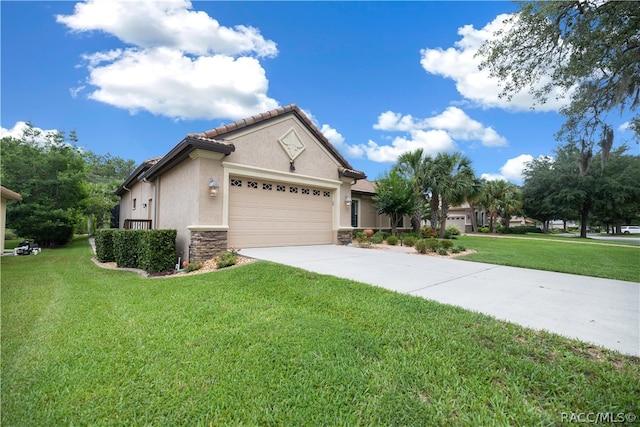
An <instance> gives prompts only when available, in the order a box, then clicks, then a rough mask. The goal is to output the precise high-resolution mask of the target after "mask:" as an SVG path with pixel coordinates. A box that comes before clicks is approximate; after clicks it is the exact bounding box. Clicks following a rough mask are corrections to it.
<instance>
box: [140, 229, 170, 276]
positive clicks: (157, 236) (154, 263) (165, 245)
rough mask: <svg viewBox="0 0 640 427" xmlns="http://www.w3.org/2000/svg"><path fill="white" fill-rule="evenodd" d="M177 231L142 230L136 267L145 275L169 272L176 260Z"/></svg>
mask: <svg viewBox="0 0 640 427" xmlns="http://www.w3.org/2000/svg"><path fill="white" fill-rule="evenodd" d="M177 234H178V232H177V230H143V231H142V234H141V237H140V252H139V253H138V255H139V259H138V265H139V267H140V268H141V269H143V270H144V271H146V272H147V273H158V272H161V271H170V270H172V269H173V268H174V265H175V264H174V263H175V259H176V237H177Z"/></svg>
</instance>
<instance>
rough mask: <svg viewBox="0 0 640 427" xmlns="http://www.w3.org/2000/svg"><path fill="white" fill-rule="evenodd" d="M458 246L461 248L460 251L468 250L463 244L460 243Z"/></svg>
mask: <svg viewBox="0 0 640 427" xmlns="http://www.w3.org/2000/svg"><path fill="white" fill-rule="evenodd" d="M457 247H458V249H460V252H464V251H466V250H467V248H466V247H465V246H462V245H458V246H457Z"/></svg>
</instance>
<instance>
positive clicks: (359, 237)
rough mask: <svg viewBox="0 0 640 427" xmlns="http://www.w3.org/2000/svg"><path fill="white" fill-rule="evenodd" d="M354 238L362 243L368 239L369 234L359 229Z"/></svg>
mask: <svg viewBox="0 0 640 427" xmlns="http://www.w3.org/2000/svg"><path fill="white" fill-rule="evenodd" d="M354 238H355V239H356V242H358V243H361V242H364V241H365V240H367V235H366V234H365V233H364V231H358V232H356V235H355V236H354Z"/></svg>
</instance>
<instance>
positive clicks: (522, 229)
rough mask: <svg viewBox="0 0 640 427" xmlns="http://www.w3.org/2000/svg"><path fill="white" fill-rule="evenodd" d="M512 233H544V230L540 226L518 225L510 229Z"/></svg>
mask: <svg viewBox="0 0 640 427" xmlns="http://www.w3.org/2000/svg"><path fill="white" fill-rule="evenodd" d="M508 230H509V231H508V232H509V233H511V234H527V233H542V230H541V229H539V228H538V227H535V226H531V225H516V226H515V227H510V228H509V229H508Z"/></svg>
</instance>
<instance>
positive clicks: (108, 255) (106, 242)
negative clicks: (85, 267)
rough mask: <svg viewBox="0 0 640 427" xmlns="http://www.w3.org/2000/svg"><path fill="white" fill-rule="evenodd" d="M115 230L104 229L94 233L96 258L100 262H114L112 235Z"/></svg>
mask: <svg viewBox="0 0 640 427" xmlns="http://www.w3.org/2000/svg"><path fill="white" fill-rule="evenodd" d="M116 231H117V230H116V229H111V228H105V229H102V230H97V231H96V237H95V243H96V258H97V259H98V261H100V262H113V261H115V260H116V255H115V251H114V243H113V235H114V233H115V232H116Z"/></svg>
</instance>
